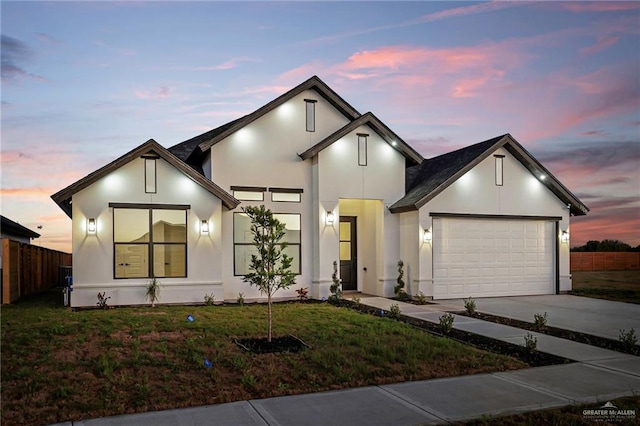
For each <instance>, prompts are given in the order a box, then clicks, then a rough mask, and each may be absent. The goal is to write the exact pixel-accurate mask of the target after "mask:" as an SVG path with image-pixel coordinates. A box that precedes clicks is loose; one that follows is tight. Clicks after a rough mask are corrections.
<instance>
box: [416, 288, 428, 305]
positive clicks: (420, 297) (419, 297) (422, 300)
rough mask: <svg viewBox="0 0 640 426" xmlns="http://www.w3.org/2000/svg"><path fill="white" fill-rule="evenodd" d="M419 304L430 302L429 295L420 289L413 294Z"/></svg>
mask: <svg viewBox="0 0 640 426" xmlns="http://www.w3.org/2000/svg"><path fill="white" fill-rule="evenodd" d="M413 298H414V299H415V301H416V302H418V305H426V304H427V303H429V301H428V299H427V296H425V295H424V293H423V292H421V291H419V292H418V294H417V295H415V296H413Z"/></svg>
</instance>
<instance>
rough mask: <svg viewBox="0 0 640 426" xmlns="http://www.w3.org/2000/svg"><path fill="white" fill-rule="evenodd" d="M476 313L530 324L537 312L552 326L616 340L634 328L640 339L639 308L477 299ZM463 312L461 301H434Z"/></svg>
mask: <svg viewBox="0 0 640 426" xmlns="http://www.w3.org/2000/svg"><path fill="white" fill-rule="evenodd" d="M475 301H476V310H477V311H479V312H484V313H487V314H493V315H498V316H501V317H509V318H515V319H519V320H522V321H528V322H533V315H534V314H536V313H539V314H544V313H545V312H546V313H547V315H548V319H547V324H548V325H550V326H552V327H558V328H563V329H566V330H572V331H578V332H582V333H587V334H593V335H595V336H602V337H607V338H609V339H613V340H618V337H619V336H620V329H625V330H627V331H628V330H630V329H631V328H633V329H635V331H636V335H637V336H640V305H634V304H632V303H623V302H612V301H609V300H602V299H592V298H589V297H579V296H569V295H564V294H560V295H547V296H513V297H487V298H478V299H475ZM436 302H437V303H440V304H442V305H450V306H453V307H455V308H457V309H459V310H464V301H463V300H462V299H451V300H437V301H436Z"/></svg>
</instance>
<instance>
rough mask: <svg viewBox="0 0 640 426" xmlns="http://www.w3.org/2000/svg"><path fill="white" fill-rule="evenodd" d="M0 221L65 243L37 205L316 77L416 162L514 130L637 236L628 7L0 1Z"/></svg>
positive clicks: (619, 227) (637, 96)
mask: <svg viewBox="0 0 640 426" xmlns="http://www.w3.org/2000/svg"><path fill="white" fill-rule="evenodd" d="M0 7H1V20H2V22H1V23H2V123H1V124H2V135H1V136H2V159H1V166H2V190H1V191H2V192H1V196H2V204H1V207H0V210H1V212H2V214H3V215H5V216H8V217H9V218H11V219H13V220H16V221H18V222H20V223H22V224H23V225H25V226H28V227H30V228H32V229H34V230H36V227H37V226H38V225H42V226H43V228H42V230H40V231H39V232H40V233H41V234H42V237H41V238H40V242H39V243H40V244H42V245H44V246H48V247H52V248H57V249H63V250H67V251H68V250H70V248H71V245H70V240H71V231H70V229H71V226H70V225H71V221H70V219H68V218H67V217H66V216H65V215H64V213H62V211H61V210H60V209H59V208H58V207H57V206H56V205H55V204H54V203H53V201H51V200H50V198H49V196H50V195H51V194H53V193H55V192H57V191H58V190H60V189H62V188H64V187H66V186H68V185H69V184H71V183H73V182H75V181H76V180H78V179H79V178H81V177H83V176H85V175H86V174H88V173H90V172H92V171H93V170H95V169H97V168H98V167H101V166H103V165H104V164H106V163H108V162H110V161H112V160H113V159H115V158H117V157H119V156H120V155H122V154H124V153H125V152H128V151H129V150H131V149H133V148H134V147H136V146H138V145H139V144H141V143H143V142H145V141H146V140H148V139H150V138H154V139H156V140H157V141H158V142H160V143H161V144H162V145H164V146H166V147H169V146H171V145H174V144H175V143H178V142H181V141H183V140H185V139H188V138H190V137H192V136H195V135H197V134H199V133H202V132H204V131H206V130H209V129H211V128H214V127H217V126H219V125H221V124H223V123H225V122H227V121H230V120H233V119H235V118H238V117H240V116H242V115H244V114H247V113H249V112H251V111H253V110H255V109H256V108H258V107H260V106H262V105H264V104H265V103H267V102H268V101H270V100H271V99H273V98H275V97H277V96H278V95H280V94H282V93H284V92H285V91H287V90H288V89H290V88H292V87H293V86H295V85H297V84H299V83H300V82H302V81H304V80H306V79H307V78H309V77H310V76H312V75H318V76H319V77H320V78H322V79H323V80H324V81H325V82H326V83H327V84H329V86H331V87H332V88H333V89H334V90H336V91H337V92H338V93H339V94H340V95H341V96H342V97H344V98H345V99H346V100H347V101H348V102H350V103H351V104H352V105H353V106H354V107H355V108H356V109H358V110H359V111H360V112H366V111H372V112H373V113H374V114H376V115H377V116H378V117H379V118H380V119H381V120H382V121H384V122H385V123H386V124H387V125H388V126H389V127H391V128H392V129H393V130H394V131H395V132H396V133H398V134H399V135H400V136H401V137H402V138H403V139H404V140H405V141H408V142H409V143H410V144H412V145H413V146H414V147H415V148H416V149H417V150H418V151H419V152H421V153H422V154H423V155H424V156H426V157H430V156H434V155H438V154H442V153H445V152H448V151H451V150H453V149H457V148H460V147H462V146H465V145H469V144H472V143H475V142H479V141H482V140H485V139H488V138H491V137H494V136H497V135H500V134H504V133H507V132H509V133H511V134H512V135H513V136H514V137H515V138H516V139H517V140H518V141H519V142H520V143H522V144H523V145H524V146H525V148H527V149H528V150H529V151H530V152H532V153H533V154H534V155H535V156H536V157H537V158H538V159H539V160H540V161H542V162H543V164H544V165H545V166H546V167H547V168H548V169H549V170H550V171H551V172H552V173H553V174H554V175H555V176H556V177H558V178H559V179H560V180H561V181H562V182H563V183H564V184H565V185H566V186H567V187H569V189H570V190H572V191H573V192H574V193H575V194H576V195H577V196H578V197H579V198H581V199H582V201H583V202H584V203H585V204H587V205H588V206H589V207H590V208H591V212H590V214H589V215H588V216H586V217H579V218H575V219H574V220H573V221H572V228H571V238H572V245H579V244H583V243H584V242H586V241H587V240H591V239H605V238H612V239H620V240H623V241H625V242H628V243H629V244H632V245H634V246H635V245H638V244H640V201H639V199H640V171H639V169H640V167H639V164H640V88H639V86H640V83H639V77H638V76H639V75H640V37H639V32H640V3H638V2H578V3H573V2H535V3H528V2H325V3H315V2H236V3H231V2H205V1H203V2H8V1H2V2H1V3H0Z"/></svg>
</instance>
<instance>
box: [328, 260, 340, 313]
mask: <svg viewBox="0 0 640 426" xmlns="http://www.w3.org/2000/svg"><path fill="white" fill-rule="evenodd" d="M329 291H330V292H331V295H330V296H329V299H328V300H329V303H333V304H337V303H338V302H339V301H340V300H342V286H341V285H340V278H338V262H337V261H335V260H334V261H333V273H332V274H331V286H330V287H329Z"/></svg>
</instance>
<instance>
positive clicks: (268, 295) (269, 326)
mask: <svg viewBox="0 0 640 426" xmlns="http://www.w3.org/2000/svg"><path fill="white" fill-rule="evenodd" d="M267 317H268V324H269V325H268V327H267V342H269V343H271V292H269V293H268V294H267Z"/></svg>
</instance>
